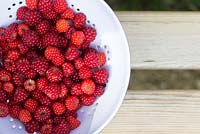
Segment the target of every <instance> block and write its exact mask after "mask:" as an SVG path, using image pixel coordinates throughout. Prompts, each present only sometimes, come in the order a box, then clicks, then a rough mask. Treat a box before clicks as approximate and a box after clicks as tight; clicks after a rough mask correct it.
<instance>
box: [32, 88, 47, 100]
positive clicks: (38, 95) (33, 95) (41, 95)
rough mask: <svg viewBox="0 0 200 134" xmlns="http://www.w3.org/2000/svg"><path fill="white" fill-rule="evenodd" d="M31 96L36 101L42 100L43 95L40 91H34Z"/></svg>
mask: <svg viewBox="0 0 200 134" xmlns="http://www.w3.org/2000/svg"><path fill="white" fill-rule="evenodd" d="M31 95H32V97H33V98H34V99H36V100H40V98H43V96H44V94H43V92H42V91H41V90H34V91H33V92H32V94H31Z"/></svg>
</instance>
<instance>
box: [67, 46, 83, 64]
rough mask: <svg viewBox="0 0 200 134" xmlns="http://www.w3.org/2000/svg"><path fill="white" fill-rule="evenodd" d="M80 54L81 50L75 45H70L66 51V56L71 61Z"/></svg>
mask: <svg viewBox="0 0 200 134" xmlns="http://www.w3.org/2000/svg"><path fill="white" fill-rule="evenodd" d="M79 56H80V51H79V50H78V49H77V48H76V47H74V46H70V47H69V48H68V49H67V51H66V53H65V58H66V59H67V60H69V61H72V60H75V59H77V58H78V57H79Z"/></svg>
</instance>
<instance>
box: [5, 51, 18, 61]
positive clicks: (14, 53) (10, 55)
mask: <svg viewBox="0 0 200 134" xmlns="http://www.w3.org/2000/svg"><path fill="white" fill-rule="evenodd" d="M19 56H20V53H19V51H18V50H10V51H8V55H7V58H8V59H10V60H12V61H16V60H17V59H18V58H19Z"/></svg>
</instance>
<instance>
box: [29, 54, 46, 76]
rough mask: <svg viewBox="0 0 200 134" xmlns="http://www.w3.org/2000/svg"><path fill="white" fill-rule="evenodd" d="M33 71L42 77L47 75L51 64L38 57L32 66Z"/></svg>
mask: <svg viewBox="0 0 200 134" xmlns="http://www.w3.org/2000/svg"><path fill="white" fill-rule="evenodd" d="M31 67H32V69H34V70H35V71H36V72H37V73H39V74H40V75H42V76H43V75H45V73H46V71H47V69H48V67H49V63H48V61H47V60H46V59H45V58H43V57H38V58H36V59H35V60H34V61H33V62H32V65H31Z"/></svg>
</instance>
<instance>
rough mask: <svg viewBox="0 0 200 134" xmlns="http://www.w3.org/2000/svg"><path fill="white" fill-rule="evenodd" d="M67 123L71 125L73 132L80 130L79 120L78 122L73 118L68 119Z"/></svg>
mask: <svg viewBox="0 0 200 134" xmlns="http://www.w3.org/2000/svg"><path fill="white" fill-rule="evenodd" d="M67 121H68V122H69V124H70V128H71V130H74V129H76V128H78V127H79V126H80V124H81V122H80V121H79V120H77V119H76V118H74V117H73V116H69V117H67Z"/></svg>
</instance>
